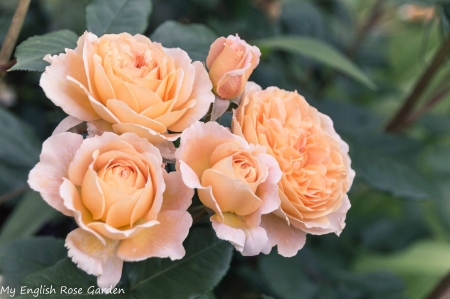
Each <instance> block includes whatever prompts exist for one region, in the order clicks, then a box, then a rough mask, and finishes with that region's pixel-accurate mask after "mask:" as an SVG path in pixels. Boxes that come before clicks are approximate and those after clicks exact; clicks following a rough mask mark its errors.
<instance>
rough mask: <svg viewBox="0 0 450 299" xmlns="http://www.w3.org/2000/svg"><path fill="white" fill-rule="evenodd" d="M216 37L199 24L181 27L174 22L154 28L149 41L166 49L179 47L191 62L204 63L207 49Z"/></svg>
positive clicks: (167, 22) (181, 25)
mask: <svg viewBox="0 0 450 299" xmlns="http://www.w3.org/2000/svg"><path fill="white" fill-rule="evenodd" d="M216 38H217V35H216V34H215V33H214V32H213V31H212V30H211V29H209V28H208V27H206V26H205V25H201V24H190V25H183V24H181V23H178V22H175V21H166V22H164V23H163V24H162V25H161V26H159V27H158V28H156V30H155V32H153V34H152V36H151V39H152V40H153V41H156V42H159V43H161V44H162V45H163V46H164V47H166V48H176V47H179V48H181V49H183V50H184V51H186V52H187V53H188V54H189V57H190V58H191V59H192V60H193V61H196V60H199V61H205V60H206V56H207V55H208V52H209V47H210V46H211V44H212V43H213V42H214V40H215V39H216Z"/></svg>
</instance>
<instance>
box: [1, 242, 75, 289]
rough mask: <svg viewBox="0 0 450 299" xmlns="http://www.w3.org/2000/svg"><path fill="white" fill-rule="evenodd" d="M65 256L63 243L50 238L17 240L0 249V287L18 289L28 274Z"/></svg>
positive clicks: (65, 251)
mask: <svg viewBox="0 0 450 299" xmlns="http://www.w3.org/2000/svg"><path fill="white" fill-rule="evenodd" d="M65 256H67V250H66V249H65V248H64V241H63V240H60V239H55V238H51V237H35V238H28V239H22V240H17V241H14V242H12V243H9V244H7V245H5V246H2V247H0V273H1V275H2V281H1V285H3V286H11V287H18V286H20V284H21V280H22V279H23V278H24V277H25V276H26V275H28V274H30V273H32V272H35V271H38V270H41V269H44V268H46V267H48V266H51V265H53V264H54V263H56V262H57V261H59V260H60V259H62V258H64V257H65Z"/></svg>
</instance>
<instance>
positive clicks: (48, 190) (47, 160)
mask: <svg viewBox="0 0 450 299" xmlns="http://www.w3.org/2000/svg"><path fill="white" fill-rule="evenodd" d="M82 142H83V136H81V135H78V134H73V133H61V134H57V135H54V136H51V137H50V138H48V139H47V140H46V141H45V142H44V144H43V146H42V153H41V155H40V162H39V163H38V164H37V165H36V166H35V167H34V168H33V169H32V170H31V171H30V174H29V176H28V184H29V185H30V187H31V188H32V189H33V190H36V191H38V192H40V193H41V195H42V198H43V199H44V200H45V201H46V202H47V203H48V204H49V205H50V206H51V207H53V208H54V209H56V210H58V211H60V212H61V213H63V214H64V215H67V216H72V215H73V213H72V212H71V211H70V210H69V209H67V208H66V207H65V206H64V201H63V199H62V198H61V196H60V193H59V188H60V186H61V184H62V183H63V178H64V177H67V176H68V168H69V164H70V162H71V161H72V159H73V157H74V156H75V153H76V151H77V150H78V149H79V148H80V146H81V143H82Z"/></svg>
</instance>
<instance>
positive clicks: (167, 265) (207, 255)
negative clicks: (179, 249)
mask: <svg viewBox="0 0 450 299" xmlns="http://www.w3.org/2000/svg"><path fill="white" fill-rule="evenodd" d="M184 248H185V249H186V255H185V257H184V258H183V259H181V260H178V261H170V260H169V259H155V258H152V259H148V260H146V261H143V262H140V263H132V264H131V265H130V268H131V269H130V274H129V281H130V290H131V291H132V294H133V297H135V298H136V299H140V298H148V296H149V294H153V296H155V298H160V299H164V298H168V299H170V298H180V299H183V298H196V297H198V296H201V295H202V294H204V293H206V292H208V291H211V290H212V289H213V288H214V287H215V286H216V285H217V283H218V282H219V281H220V280H221V279H222V277H223V276H224V275H225V273H226V272H227V271H228V267H229V264H230V260H231V255H232V250H231V248H232V247H231V245H230V244H229V243H227V242H224V241H221V240H219V239H217V237H216V235H215V233H214V231H213V230H212V229H211V228H209V227H208V228H207V227H195V228H192V229H191V231H190V233H189V236H188V238H187V239H186V241H185V242H184Z"/></svg>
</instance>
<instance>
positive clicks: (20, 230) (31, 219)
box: [0, 190, 59, 245]
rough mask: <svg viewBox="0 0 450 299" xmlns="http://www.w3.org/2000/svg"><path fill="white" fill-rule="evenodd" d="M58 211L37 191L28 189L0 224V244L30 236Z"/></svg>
mask: <svg viewBox="0 0 450 299" xmlns="http://www.w3.org/2000/svg"><path fill="white" fill-rule="evenodd" d="M58 213H59V212H58V211H56V210H55V209H53V208H52V207H50V206H49V205H48V204H47V203H46V202H45V201H44V200H43V199H42V197H41V196H40V195H39V193H37V192H35V191H32V190H30V191H28V192H27V193H25V195H24V196H23V198H22V199H21V200H20V203H19V204H18V205H17V206H16V208H15V209H14V212H13V213H12V214H11V215H9V217H8V219H7V220H6V223H5V224H4V225H3V226H2V229H1V231H0V245H3V244H5V243H8V242H11V241H13V240H15V239H19V238H22V237H28V236H31V235H32V234H34V233H35V232H37V231H38V230H39V229H40V228H41V227H42V226H43V225H44V224H45V223H47V222H48V221H50V220H51V219H53V218H54V217H55V216H57V215H58ZM25 219H26V221H25Z"/></svg>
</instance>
